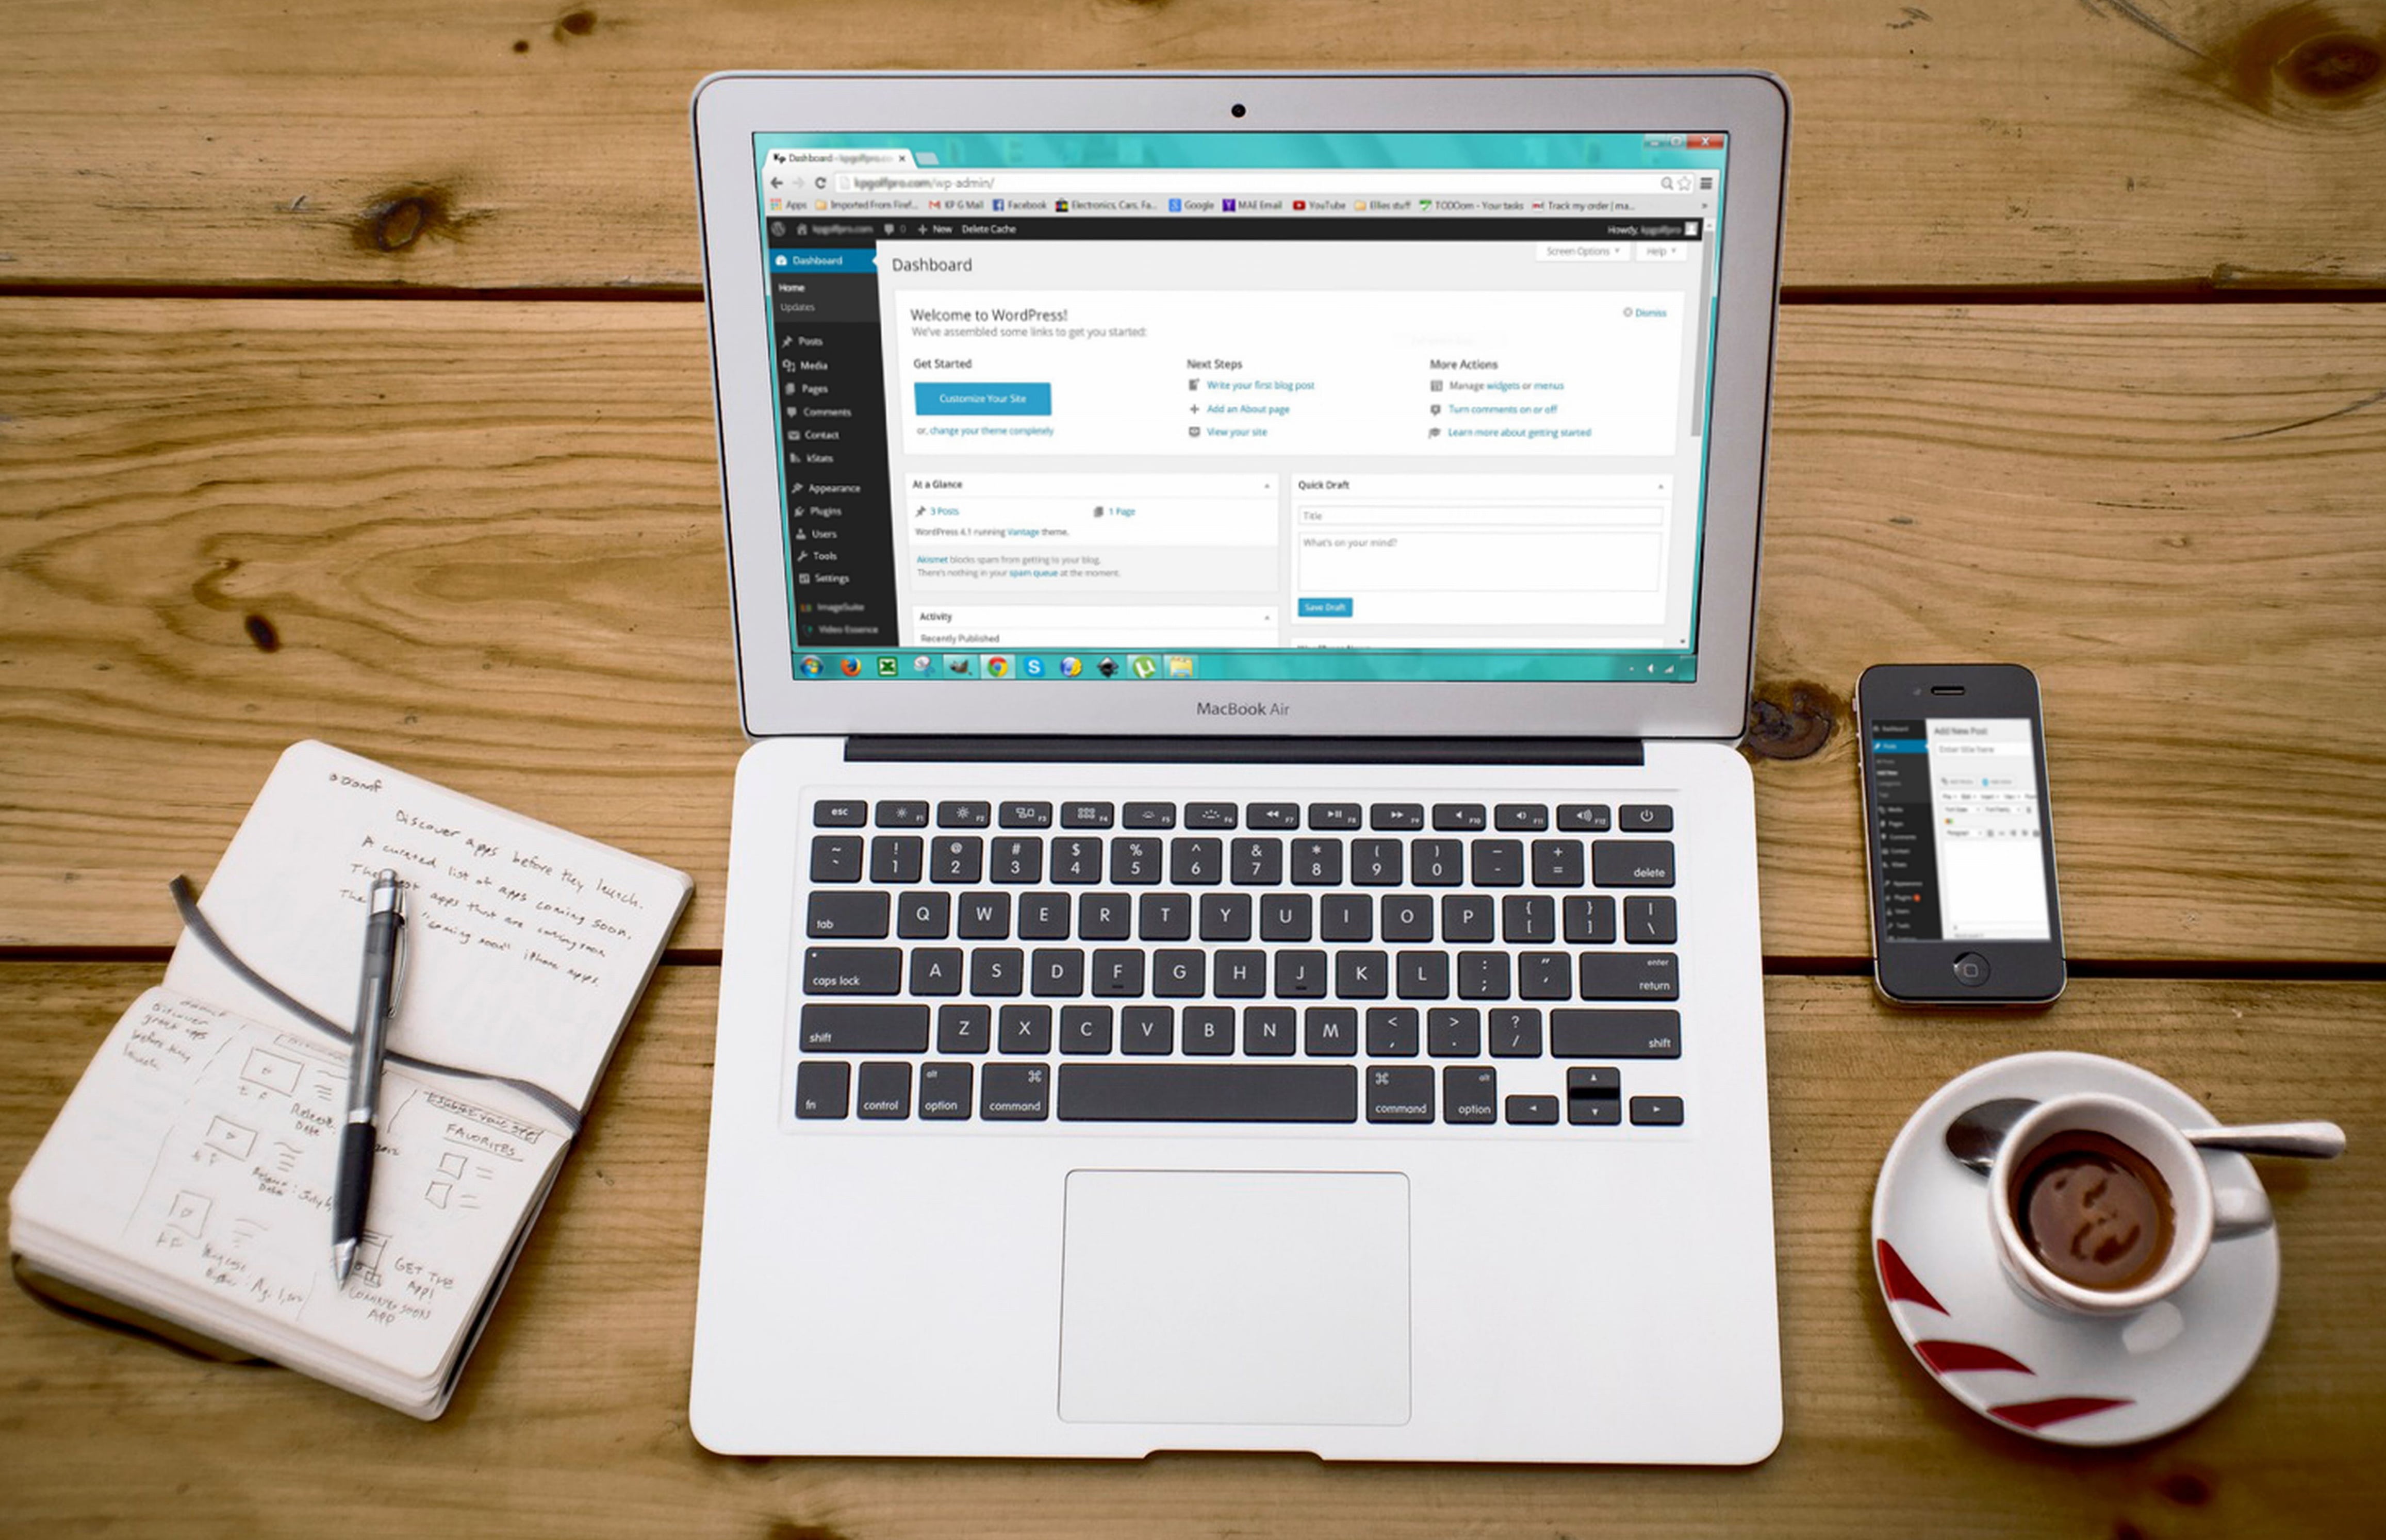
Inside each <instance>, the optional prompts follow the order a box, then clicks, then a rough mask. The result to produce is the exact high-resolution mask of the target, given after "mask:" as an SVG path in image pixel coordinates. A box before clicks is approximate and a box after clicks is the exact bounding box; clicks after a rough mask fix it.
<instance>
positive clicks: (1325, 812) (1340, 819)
mask: <svg viewBox="0 0 2386 1540" xmlns="http://www.w3.org/2000/svg"><path fill="white" fill-rule="evenodd" d="M1309 826H1310V827H1311V828H1312V829H1357V828H1361V827H1363V820H1362V819H1361V817H1360V812H1359V805H1358V804H1357V803H1355V802H1312V803H1311V804H1310V805H1309Z"/></svg>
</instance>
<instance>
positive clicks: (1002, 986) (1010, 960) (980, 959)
mask: <svg viewBox="0 0 2386 1540" xmlns="http://www.w3.org/2000/svg"><path fill="white" fill-rule="evenodd" d="M1026 983H1027V958H1026V957H1025V955H1024V954H1023V953H1022V952H1021V951H1020V950H1019V948H1018V947H1016V946H980V947H978V948H977V949H976V950H975V951H973V952H972V953H970V984H969V990H970V993H971V994H973V995H980V996H983V997H985V998H987V999H998V998H1000V997H1001V996H1003V995H1016V994H1018V993H1019V992H1020V990H1021V989H1022V988H1023V987H1024V986H1025V984H1026Z"/></svg>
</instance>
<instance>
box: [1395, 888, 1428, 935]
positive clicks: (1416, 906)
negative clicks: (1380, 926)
mask: <svg viewBox="0 0 2386 1540" xmlns="http://www.w3.org/2000/svg"><path fill="white" fill-rule="evenodd" d="M1384 939H1385V940H1386V941H1431V940H1432V939H1433V900H1432V899H1430V898H1426V897H1423V896H1421V895H1417V894H1413V893H1388V894H1386V895H1384Z"/></svg>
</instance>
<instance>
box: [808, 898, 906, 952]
mask: <svg viewBox="0 0 2386 1540" xmlns="http://www.w3.org/2000/svg"><path fill="white" fill-rule="evenodd" d="M886 908H887V896H886V895H885V894H883V893H866V892H856V893H815V894H813V895H811V900H810V907H809V908H807V909H806V910H805V911H804V933H805V934H806V935H814V936H837V937H840V938H849V939H852V940H856V941H874V940H876V939H877V938H879V937H880V936H883V935H885V933H886Z"/></svg>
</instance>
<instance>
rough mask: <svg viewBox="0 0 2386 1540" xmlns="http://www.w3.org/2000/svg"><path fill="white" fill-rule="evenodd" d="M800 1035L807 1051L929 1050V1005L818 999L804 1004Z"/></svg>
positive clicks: (863, 1052)
mask: <svg viewBox="0 0 2386 1540" xmlns="http://www.w3.org/2000/svg"><path fill="white" fill-rule="evenodd" d="M797 1036H798V1039H799V1040H800V1042H801V1043H802V1045H803V1048H804V1051H805V1052H806V1053H815V1054H918V1053H925V1052H927V1051H928V1008H927V1007H925V1006H909V1005H904V1006H896V1005H887V1006H849V1005H829V1004H824V1003H815V1004H811V1005H807V1006H806V1007H804V1013H803V1019H802V1020H801V1022H800V1023H799V1025H798V1028H797Z"/></svg>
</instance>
